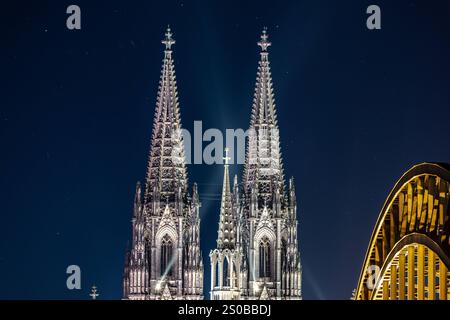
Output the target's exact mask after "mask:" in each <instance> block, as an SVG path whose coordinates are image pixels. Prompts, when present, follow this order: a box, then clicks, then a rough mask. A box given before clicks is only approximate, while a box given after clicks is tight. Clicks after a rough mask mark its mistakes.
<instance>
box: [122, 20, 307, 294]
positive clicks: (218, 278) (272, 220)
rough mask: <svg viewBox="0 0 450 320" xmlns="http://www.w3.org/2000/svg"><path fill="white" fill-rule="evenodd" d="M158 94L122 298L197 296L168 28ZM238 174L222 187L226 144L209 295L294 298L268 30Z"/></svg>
mask: <svg viewBox="0 0 450 320" xmlns="http://www.w3.org/2000/svg"><path fill="white" fill-rule="evenodd" d="M162 43H163V44H164V46H165V50H164V59H163V65H162V71H161V77H160V82H159V88H158V95H157V101H156V111H155V117H154V124H153V133H152V137H151V146H150V154H149V159H148V168H147V176H146V180H145V185H144V186H143V187H142V186H141V184H140V183H139V182H138V184H137V186H136V193H135V198H134V210H133V218H132V244H131V248H130V250H129V252H128V253H127V256H126V261H125V270H124V275H123V291H124V292H123V297H124V299H129V300H161V299H167V300H169V299H170V300H172V299H186V300H187V299H203V271H204V269H203V262H202V254H201V251H200V216H199V208H200V201H199V195H198V190H197V186H196V184H194V185H193V187H192V191H191V192H189V188H188V182H187V181H188V179H187V170H186V160H185V150H184V144H183V139H182V134H181V120H180V113H179V106H178V97H177V84H176V78H175V69H174V64H173V60H172V46H173V45H174V44H175V41H174V39H173V38H172V33H171V30H170V28H168V29H167V32H166V34H165V39H164V40H163V41H162ZM258 45H259V46H260V47H261V51H260V61H259V66H258V72H257V80H256V88H255V95H254V99H253V106H252V113H251V120H250V128H249V130H248V139H247V141H246V157H245V164H244V172H243V176H242V182H241V183H238V179H237V177H236V176H235V177H234V180H233V186H231V185H230V177H229V158H228V150H227V149H226V151H225V154H226V155H225V158H224V176H223V188H222V198H221V206H220V214H219V227H218V236H217V246H216V248H215V249H214V250H211V252H210V255H209V257H210V263H211V291H210V298H211V299H214V300H239V299H248V300H255V299H279V300H280V299H286V300H295V299H301V298H302V295H301V277H302V271H301V264H300V254H299V249H298V240H297V238H298V237H297V224H298V222H297V202H296V196H295V186H294V180H293V178H291V179H290V180H289V185H288V189H287V190H286V186H285V178H284V173H283V163H282V157H281V150H280V138H279V132H278V123H277V116H276V109H275V100H274V94H273V88H272V77H271V72H270V64H269V53H268V48H269V46H270V45H271V43H270V42H269V41H268V35H267V33H266V30H264V31H263V33H262V35H261V40H260V41H259V42H258Z"/></svg>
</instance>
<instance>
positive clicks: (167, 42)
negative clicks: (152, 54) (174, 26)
mask: <svg viewBox="0 0 450 320" xmlns="http://www.w3.org/2000/svg"><path fill="white" fill-rule="evenodd" d="M172 35H173V34H172V32H171V30H170V26H169V25H168V26H167V30H166V33H165V36H166V38H165V39H164V40H163V41H161V43H162V44H164V45H165V46H166V50H171V49H172V45H174V44H175V40H174V39H173V38H172Z"/></svg>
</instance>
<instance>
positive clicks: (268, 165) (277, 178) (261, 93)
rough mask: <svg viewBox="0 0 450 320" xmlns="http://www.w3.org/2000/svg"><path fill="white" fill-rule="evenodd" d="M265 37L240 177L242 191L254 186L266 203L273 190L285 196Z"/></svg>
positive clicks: (261, 44) (269, 201) (262, 39)
mask: <svg viewBox="0 0 450 320" xmlns="http://www.w3.org/2000/svg"><path fill="white" fill-rule="evenodd" d="M268 39H269V36H268V34H267V31H266V29H264V30H263V32H262V34H261V39H260V41H259V42H258V46H260V47H261V52H260V61H259V64H258V71H257V77H256V85H255V94H254V98H253V106H252V114H251V120H250V136H249V144H248V147H247V154H246V161H245V166H244V177H243V180H244V192H246V193H250V191H251V190H250V189H257V190H258V201H259V202H260V203H266V204H267V205H269V204H270V203H271V202H272V200H273V199H272V198H273V192H274V191H275V189H278V190H279V192H280V195H281V197H282V198H284V176H283V164H282V158H281V150H280V141H279V130H278V121H277V114H276V108H275V98H274V93H273V87H272V75H271V72H270V63H269V52H268V48H269V47H270V46H271V42H269V40H268Z"/></svg>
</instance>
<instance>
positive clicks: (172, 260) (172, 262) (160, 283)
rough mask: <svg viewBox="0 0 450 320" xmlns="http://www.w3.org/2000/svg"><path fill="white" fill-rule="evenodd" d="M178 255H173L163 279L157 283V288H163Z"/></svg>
mask: <svg viewBox="0 0 450 320" xmlns="http://www.w3.org/2000/svg"><path fill="white" fill-rule="evenodd" d="M176 258H177V257H176V255H173V257H172V259H170V261H169V264H168V265H167V267H166V269H165V270H164V273H163V275H162V276H161V279H160V280H159V281H158V283H157V284H156V290H158V291H159V290H161V285H162V284H163V283H164V281H165V280H166V277H167V274H168V273H169V271H170V269H171V268H172V266H173V264H174V263H175V259H176Z"/></svg>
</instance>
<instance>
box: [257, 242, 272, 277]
mask: <svg viewBox="0 0 450 320" xmlns="http://www.w3.org/2000/svg"><path fill="white" fill-rule="evenodd" d="M270 262H271V261H270V240H269V238H267V237H264V238H262V239H261V241H260V242H259V276H260V277H261V278H270Z"/></svg>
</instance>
